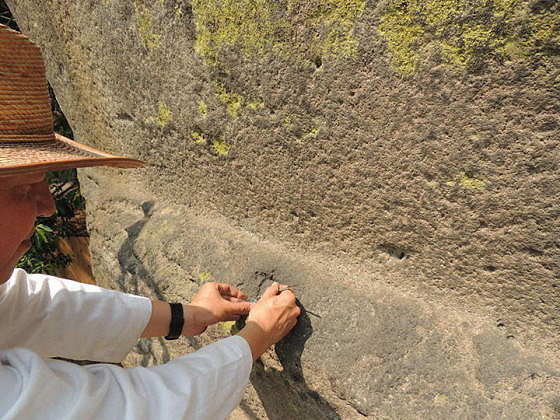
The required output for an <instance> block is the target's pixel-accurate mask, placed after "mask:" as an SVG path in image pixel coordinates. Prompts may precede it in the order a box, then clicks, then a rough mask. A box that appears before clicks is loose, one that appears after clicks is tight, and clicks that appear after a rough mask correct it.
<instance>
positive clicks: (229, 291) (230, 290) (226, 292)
mask: <svg viewBox="0 0 560 420" xmlns="http://www.w3.org/2000/svg"><path fill="white" fill-rule="evenodd" d="M217 286H218V291H219V292H220V294H221V295H222V296H232V297H236V298H238V299H247V295H246V294H245V293H243V292H242V291H241V290H239V289H238V288H237V287H235V286H232V285H231V284H227V283H217Z"/></svg>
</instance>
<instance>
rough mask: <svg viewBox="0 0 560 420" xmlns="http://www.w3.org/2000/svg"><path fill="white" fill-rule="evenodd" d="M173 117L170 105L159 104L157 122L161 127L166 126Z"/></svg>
mask: <svg viewBox="0 0 560 420" xmlns="http://www.w3.org/2000/svg"><path fill="white" fill-rule="evenodd" d="M172 119H173V114H172V113H171V110H170V109H169V107H168V106H167V105H165V104H161V103H160V104H159V107H158V116H157V118H156V120H155V122H156V124H157V125H159V126H160V127H165V126H166V125H167V124H169V122H170V121H171V120H172Z"/></svg>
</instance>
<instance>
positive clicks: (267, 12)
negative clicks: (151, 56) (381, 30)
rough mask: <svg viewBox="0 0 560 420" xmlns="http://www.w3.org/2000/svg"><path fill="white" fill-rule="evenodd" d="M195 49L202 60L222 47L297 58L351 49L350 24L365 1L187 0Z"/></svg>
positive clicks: (216, 57)
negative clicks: (190, 10) (191, 15)
mask: <svg viewBox="0 0 560 420" xmlns="http://www.w3.org/2000/svg"><path fill="white" fill-rule="evenodd" d="M192 7H193V12H194V22H195V28H196V42H195V50H196V52H197V54H199V56H201V57H202V58H203V59H204V60H205V61H206V63H208V64H218V63H220V62H221V55H222V53H223V52H224V51H225V50H226V49H227V50H231V49H238V50H240V51H241V52H242V53H243V54H244V55H246V56H250V57H256V56H259V55H262V54H263V53H265V52H273V53H277V54H281V55H283V56H291V57H296V58H298V59H301V57H302V56H304V57H315V56H318V55H319V56H321V55H325V56H351V55H354V54H355V53H356V50H357V44H358V42H357V40H356V39H355V36H354V27H355V25H356V22H357V20H358V19H359V18H360V17H361V15H362V14H363V12H364V10H365V7H366V0H288V1H287V2H273V1H270V0H193V1H192Z"/></svg>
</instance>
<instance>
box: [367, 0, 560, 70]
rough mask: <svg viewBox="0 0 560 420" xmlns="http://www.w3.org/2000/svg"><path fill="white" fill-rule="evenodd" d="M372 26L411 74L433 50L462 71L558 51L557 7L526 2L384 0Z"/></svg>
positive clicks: (396, 62) (559, 25) (559, 18)
mask: <svg viewBox="0 0 560 420" xmlns="http://www.w3.org/2000/svg"><path fill="white" fill-rule="evenodd" d="M537 3H538V2H537ZM541 3H543V2H541ZM548 3H550V2H548ZM377 29H378V31H379V33H380V34H381V35H382V36H383V37H384V38H385V39H386V41H387V47H388V49H389V52H390V54H391V57H392V60H393V63H394V66H395V67H396V68H397V69H398V70H400V71H401V72H402V73H411V72H413V71H414V70H415V69H416V68H417V67H418V64H419V62H420V61H421V60H422V59H423V58H424V57H425V56H426V55H427V54H428V51H434V50H435V51H439V53H440V54H441V57H442V58H443V61H444V62H446V63H448V64H450V65H453V66H455V67H458V68H463V69H465V68H469V67H479V66H480V65H482V64H483V63H484V62H486V61H487V60H490V59H498V60H507V59H522V58H524V57H528V56H529V55H531V56H532V58H533V57H535V56H539V59H540V58H542V55H543V54H544V55H546V54H547V53H549V52H550V51H552V50H556V51H557V50H558V48H559V47H560V35H558V34H559V33H560V6H559V5H558V4H557V3H556V4H553V3H550V4H549V5H547V6H543V7H536V6H535V2H534V1H532V2H530V1H529V0H482V1H477V2H473V1H471V0H387V5H386V7H385V8H384V9H383V12H382V15H381V18H380V24H379V26H378V28H377Z"/></svg>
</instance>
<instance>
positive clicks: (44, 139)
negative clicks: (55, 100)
mask: <svg viewBox="0 0 560 420" xmlns="http://www.w3.org/2000/svg"><path fill="white" fill-rule="evenodd" d="M87 166H113V167H118V168H135V167H139V166H142V162H140V161H138V160H135V159H128V158H124V157H119V156H114V155H110V154H107V153H104V152H102V151H100V150H97V149H94V148H92V147H89V146H85V145H83V144H80V143H77V142H75V141H72V140H70V139H68V138H66V137H64V136H61V135H60V134H57V133H55V132H54V129H53V116H52V110H51V100H50V96H49V90H48V85H47V79H46V76H45V65H44V63H43V57H42V56H41V51H40V50H39V48H38V47H37V46H36V45H35V44H34V43H33V42H31V41H30V40H29V39H28V38H27V37H26V36H24V35H22V34H20V33H19V32H16V31H14V30H12V29H10V28H8V27H7V26H4V25H1V24H0V176H4V175H15V174H19V173H25V172H35V171H53V170H62V169H69V168H83V167H87Z"/></svg>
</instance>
